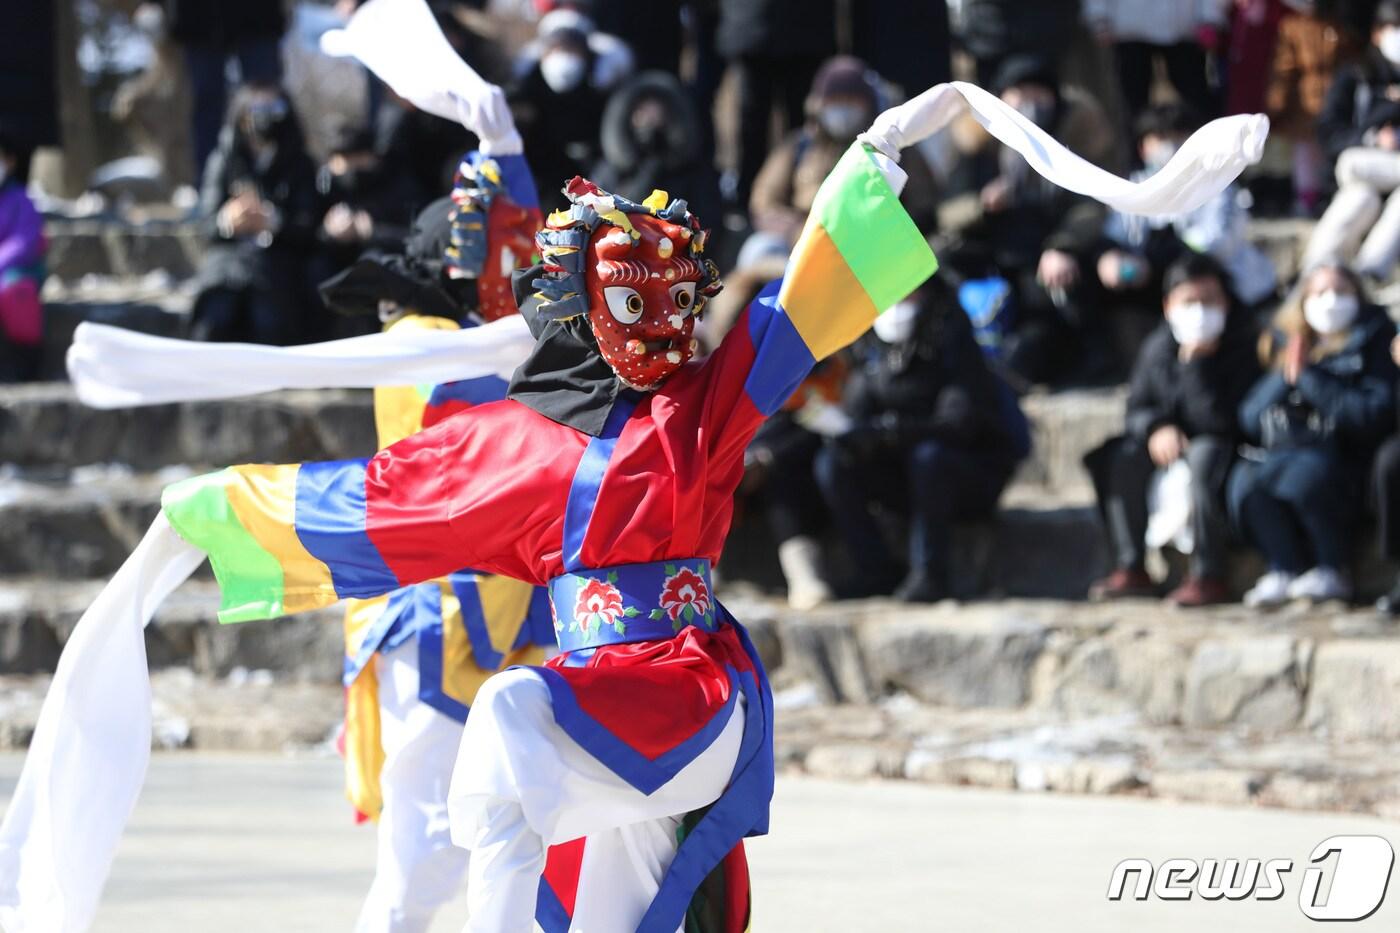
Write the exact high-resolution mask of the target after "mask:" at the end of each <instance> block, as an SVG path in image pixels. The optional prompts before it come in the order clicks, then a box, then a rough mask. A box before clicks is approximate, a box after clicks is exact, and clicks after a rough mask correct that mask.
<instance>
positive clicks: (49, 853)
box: [0, 514, 204, 933]
mask: <svg viewBox="0 0 1400 933" xmlns="http://www.w3.org/2000/svg"><path fill="white" fill-rule="evenodd" d="M203 561H204V552H203V551H201V550H199V549H198V548H196V547H194V546H193V545H191V544H187V543H185V541H184V540H183V539H182V538H180V536H179V535H177V534H176V533H175V530H174V529H173V528H171V527H170V525H169V524H168V523H167V522H166V520H165V516H164V515H163V514H162V515H158V516H157V517H156V520H155V522H154V523H153V524H152V525H151V528H150V530H149V531H147V532H146V536H145V537H144V538H142V539H141V543H140V544H139V545H138V546H137V548H136V550H135V551H133V552H132V554H131V556H130V557H128V558H127V559H126V563H124V564H122V566H121V569H120V570H118V571H117V574H116V576H114V577H113V578H112V579H111V581H110V582H108V584H107V585H106V587H104V588H103V590H102V592H101V594H100V595H99V596H98V597H97V599H96V600H95V601H94V602H93V604H92V605H91V606H90V607H88V610H87V611H86V612H84V613H83V616H82V618H81V619H79V620H78V624H77V627H75V628H74V629H73V634H72V635H70V636H69V638H68V643H67V644H65V645H64V646H63V655H62V656H61V657H60V658H59V660H58V669H57V671H56V672H55V673H54V678H53V683H52V684H51V685H50V686H49V692H48V695H47V696H46V697H44V705H43V707H42V708H41V709H40V711H39V721H38V724H37V726H36V727H35V729H34V739H33V741H31V742H30V744H29V753H28V755H26V757H25V759H24V770H23V771H21V772H20V776H19V784H18V785H17V786H16V787H15V795H14V797H13V798H12V799H11V800H10V806H9V808H8V809H7V810H6V811H5V821H4V823H3V824H0V927H3V928H4V929H5V930H6V931H7V933H81V931H83V930H86V929H87V928H88V927H89V926H90V925H91V924H92V919H93V916H94V915H95V914H96V913H97V904H98V900H99V899H100V898H101V896H102V888H103V885H105V884H106V883H107V873H108V871H109V870H110V869H111V866H112V857H113V855H114V854H115V853H116V849H117V843H118V842H119V841H120V840H121V835H122V830H123V828H124V827H125V826H126V821H127V819H128V818H129V817H130V816H131V811H132V808H134V807H135V806H136V797H137V795H138V794H139V793H140V791H141V784H142V783H143V782H144V781H145V778H146V765H147V763H148V762H149V761H150V757H151V679H150V674H149V672H148V670H147V667H146V642H145V636H144V634H143V630H144V629H145V627H146V624H147V623H148V622H150V621H151V617H152V616H154V615H155V611H156V608H157V607H158V606H160V604H161V602H162V601H163V600H164V599H165V597H166V596H168V595H169V594H170V593H171V592H172V591H173V590H174V589H175V588H176V587H177V586H179V585H180V584H181V583H182V582H184V580H185V578H187V577H188V576H189V575H190V574H191V573H193V572H194V570H195V568H196V567H198V566H199V565H200V564H201V563H202V562H203Z"/></svg>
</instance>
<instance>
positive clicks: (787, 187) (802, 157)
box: [740, 55, 935, 265]
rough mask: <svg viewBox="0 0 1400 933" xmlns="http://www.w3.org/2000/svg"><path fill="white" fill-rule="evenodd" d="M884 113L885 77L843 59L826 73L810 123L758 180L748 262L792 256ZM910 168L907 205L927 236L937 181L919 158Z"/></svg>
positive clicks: (813, 95)
mask: <svg viewBox="0 0 1400 933" xmlns="http://www.w3.org/2000/svg"><path fill="white" fill-rule="evenodd" d="M879 110H880V89H879V77H878V76H877V75H876V74H875V73H874V72H873V71H871V70H870V68H869V67H868V66H867V65H866V64H865V63H864V62H862V61H861V60H859V59H857V58H852V57H850V56H847V55H842V56H837V57H836V58H832V59H830V60H828V61H827V62H826V63H825V64H823V65H822V67H821V69H820V70H819V71H818V72H817V76H816V78H815V80H813V82H812V89H811V92H810V93H809V94H808V95H807V104H806V112H807V120H806V122H805V123H803V125H802V126H801V127H800V128H799V129H797V130H794V131H793V132H792V133H790V134H788V136H787V138H786V139H784V140H783V142H782V143H781V144H780V145H779V146H778V147H777V148H776V149H774V150H773V151H772V152H770V153H769V154H768V158H767V159H766V160H764V162H763V168H762V169H760V170H759V173H758V177H757V178H756V179H755V180H754V183H753V194H752V196H751V197H750V199H749V215H750V217H751V218H752V219H753V225H754V228H755V231H756V242H755V244H754V245H753V246H750V247H748V251H749V255H753V254H756V253H761V252H767V251H771V252H775V253H779V252H780V253H786V250H787V249H788V248H790V247H791V246H792V244H793V243H795V242H796V241H797V236H798V234H799V233H801V231H802V224H803V223H804V222H805V221H806V219H807V213H808V212H809V211H810V210H811V208H812V202H813V200H814V199H815V198H816V195H817V189H818V188H819V187H820V186H821V183H822V179H823V178H825V177H826V176H827V174H828V173H829V172H830V171H831V170H832V168H833V167H835V165H836V163H837V161H838V160H839V159H840V158H841V154H842V153H844V152H845V151H846V149H847V147H849V146H850V145H851V141H852V140H854V139H855V138H856V134H857V133H858V132H860V131H861V130H863V129H864V128H865V127H866V126H869V125H870V121H871V120H872V119H874V117H875V114H876V113H878V112H879ZM904 168H905V169H906V170H907V171H908V173H909V182H908V184H907V185H906V186H905V189H904V193H903V194H902V195H901V197H900V201H901V203H902V204H904V205H905V208H906V209H907V210H908V211H909V213H910V216H912V217H913V218H914V222H915V223H917V224H919V226H920V228H921V229H927V228H930V227H931V226H932V224H933V219H934V210H935V201H934V197H935V192H934V183H933V177H932V175H931V174H930V172H929V170H928V166H927V164H926V163H925V162H924V161H923V159H922V157H920V156H919V155H918V153H911V155H910V158H909V159H908V164H906V165H905V166H904ZM759 243H762V244H763V245H764V247H765V248H764V249H760V248H759ZM745 258H746V257H745ZM744 261H745V259H741V260H740V264H741V265H742V264H743V263H744Z"/></svg>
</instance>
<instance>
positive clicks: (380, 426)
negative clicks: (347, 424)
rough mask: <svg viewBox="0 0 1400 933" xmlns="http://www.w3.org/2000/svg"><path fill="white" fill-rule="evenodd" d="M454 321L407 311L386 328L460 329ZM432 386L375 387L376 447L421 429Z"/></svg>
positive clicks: (397, 440)
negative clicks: (377, 437)
mask: <svg viewBox="0 0 1400 933" xmlns="http://www.w3.org/2000/svg"><path fill="white" fill-rule="evenodd" d="M459 329H460V328H459V327H458V325H457V322H456V321H449V320H448V319H447V318H445V317H434V316H432V315H427V314H406V315H404V316H403V317H401V318H399V319H398V320H397V321H395V322H394V323H392V324H390V325H389V326H388V327H386V328H384V332H385V333H388V332H389V331H391V330H459ZM431 391H432V390H431V388H425V389H420V388H419V387H417V386H381V387H380V388H377V389H375V390H374V428H375V432H376V433H377V434H378V436H379V449H380V450H383V449H384V448H385V447H388V446H390V445H391V444H397V443H398V442H399V441H401V440H403V439H404V438H405V437H408V436H409V435H411V434H417V433H418V432H419V431H421V430H423V411H424V409H426V408H427V407H428V394H429V393H430V392H431Z"/></svg>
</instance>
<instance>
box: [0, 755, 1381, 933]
mask: <svg viewBox="0 0 1400 933" xmlns="http://www.w3.org/2000/svg"><path fill="white" fill-rule="evenodd" d="M19 766H20V759H19V757H18V756H15V755H6V756H0V799H3V800H5V801H8V798H9V794H10V793H11V791H12V790H13V786H14V781H15V779H16V777H17V775H18V772H19ZM339 782H340V765H339V762H338V761H337V760H335V759H333V758H329V757H310V756H304V757H297V758H287V757H276V756H237V755H213V754H192V753H177V754H165V755H159V754H158V755H157V756H156V757H155V758H154V760H153V763H152V768H151V773H150V777H149V779H148V782H147V786H146V792H145V794H144V796H143V798H142V800H141V803H140V805H139V806H138V807H137V810H136V813H135V815H134V817H133V820H132V823H131V826H130V829H129V831H128V833H127V836H126V839H125V841H124V843H123V846H122V849H121V851H120V854H119V856H118V859H117V864H116V866H115V868H114V871H113V874H112V878H111V881H110V883H109V885H108V888H107V896H106V900H105V903H104V906H103V909H102V912H101V914H100V915H99V919H98V922H97V925H96V927H95V931H96V933H177V931H178V933H190V931H197V933H260V931H278V933H333V931H337V933H338V931H345V930H349V929H350V928H351V926H352V923H353V919H354V916H355V913H356V909H357V906H358V901H359V898H360V897H361V896H362V894H363V893H364V890H365V888H366V886H367V885H368V882H369V875H370V870H371V865H372V861H373V852H374V832H373V830H372V829H370V828H368V827H356V826H354V825H353V824H352V823H351V821H350V819H349V814H348V810H347V807H346V806H345V805H344V804H343V803H342V802H341V798H340V793H339ZM1339 833H1375V834H1379V835H1383V836H1386V837H1387V838H1389V839H1390V840H1391V841H1392V844H1394V843H1396V842H1400V823H1396V822H1387V821H1383V820H1378V819H1374V818H1363V817H1351V816H1345V815H1332V814H1298V813H1290V812H1284V811H1277V810H1259V809H1252V810H1245V809H1240V810H1227V809H1220V808H1213V807H1204V806H1194V805H1181V804H1169V803H1163V802H1159V801H1151V800H1140V799H1135V798H1123V797H1117V798H1093V797H1068V796H1042V795H1034V794H1024V793H1023V794H1009V793H999V792H991V791H980V790H949V789H945V788H933V787H925V786H920V785H918V784H911V783H903V782H900V783H866V784H842V783H836V782H828V781H819V780H814V779H806V778H804V779H784V780H780V782H779V787H778V796H777V800H776V802H775V807H774V814H773V835H772V836H770V837H767V838H765V839H760V840H756V841H754V842H753V843H752V844H751V847H750V858H751V860H752V863H753V873H754V878H755V889H756V911H755V922H754V927H753V928H754V930H755V931H758V933H798V931H801V933H808V931H828V930H830V931H872V933H874V931H879V933H895V931H944V930H946V931H956V933H979V931H998V933H1004V931H1011V930H1014V931H1021V930H1025V931H1037V933H1071V931H1074V933H1084V931H1122V930H1133V931H1135V933H1157V931H1172V933H1176V931H1180V930H1185V929H1189V930H1192V931H1193V933H1212V931H1217V930H1218V931H1228V933H1255V931H1258V933H1263V931H1269V933H1277V931H1292V930H1299V931H1301V930H1317V929H1318V928H1319V925H1318V924H1317V923H1315V922H1312V921H1308V920H1306V919H1305V918H1304V917H1303V916H1302V914H1301V913H1300V912H1299V910H1298V906H1297V896H1298V890H1299V888H1300V886H1301V881H1302V873H1303V869H1304V868H1305V867H1306V864H1307V858H1308V855H1309V853H1310V851H1311V850H1312V848H1313V846H1314V845H1316V844H1317V843H1318V842H1320V841H1321V840H1322V839H1324V838H1326V837H1328V836H1331V835H1335V834H1339ZM1129 856H1141V857H1144V858H1148V859H1150V860H1151V861H1153V862H1154V864H1156V863H1160V862H1161V861H1162V860H1164V859H1166V858H1171V857H1192V858H1196V859H1206V858H1217V859H1220V858H1228V857H1235V858H1260V859H1270V858H1290V859H1293V861H1294V869H1293V871H1292V872H1291V873H1289V874H1288V875H1285V876H1284V878H1285V884H1286V891H1287V893H1285V895H1284V896H1283V897H1282V898H1281V899H1279V900H1277V901H1273V902H1269V903H1259V902H1254V901H1242V902H1224V901H1215V902H1205V901H1202V900H1200V899H1199V898H1192V900H1191V901H1189V902H1184V903H1183V902H1174V903H1163V902H1154V901H1149V902H1132V901H1129V902H1123V903H1110V902H1109V901H1108V900H1107V899H1106V897H1105V892H1106V890H1107V887H1108V881H1109V876H1110V873H1111V871H1112V869H1113V866H1114V865H1115V864H1116V863H1117V862H1118V861H1119V860H1121V859H1123V858H1125V857H1129ZM1397 903H1400V893H1396V892H1395V891H1393V890H1392V891H1391V896H1390V897H1389V898H1388V899H1387V903H1386V904H1385V905H1384V906H1382V908H1381V910H1380V911H1379V912H1377V913H1376V914H1375V915H1374V916H1373V917H1371V918H1370V919H1369V920H1367V921H1364V922H1363V923H1362V924H1359V925H1358V926H1359V928H1360V929H1363V930H1364V929H1378V930H1384V929H1394V928H1395V927H1396V925H1397V923H1400V906H1397ZM463 916H464V910H463V902H462V901H461V899H459V900H458V901H457V902H455V903H454V904H452V905H451V907H450V908H449V910H447V911H446V912H445V913H444V915H443V916H442V917H441V918H440V920H441V922H440V923H439V924H438V925H437V926H436V927H435V928H434V933H438V931H443V933H445V931H452V930H456V929H460V924H461V922H462V919H463ZM590 933H593V931H590Z"/></svg>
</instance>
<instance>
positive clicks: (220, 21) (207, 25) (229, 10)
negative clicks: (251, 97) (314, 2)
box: [165, 0, 287, 46]
mask: <svg viewBox="0 0 1400 933" xmlns="http://www.w3.org/2000/svg"><path fill="white" fill-rule="evenodd" d="M165 14H166V18H167V21H168V22H169V23H170V35H171V36H172V37H173V38H175V39H177V40H179V41H180V42H195V43H201V44H204V43H208V44H212V45H224V46H227V45H230V44H232V43H235V42H242V41H244V40H246V39H280V38H281V37H282V33H283V32H285V31H286V28H287V19H286V17H285V16H284V15H283V12H282V2H281V0H165Z"/></svg>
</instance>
